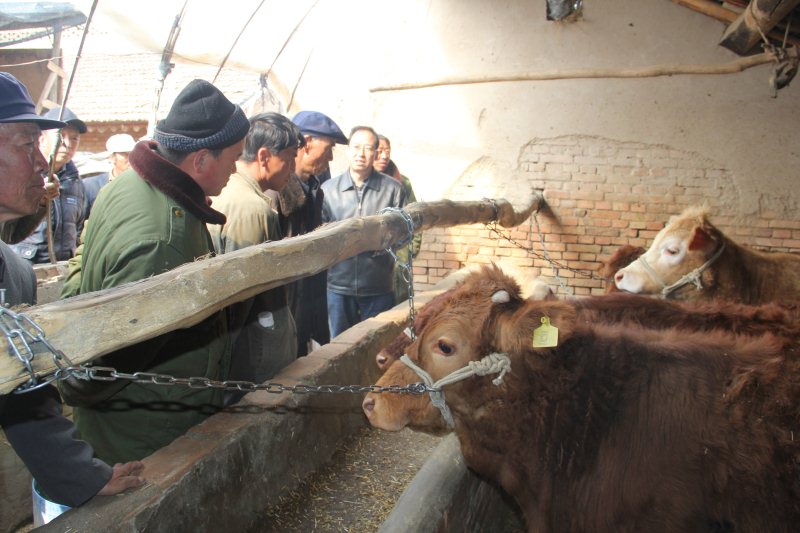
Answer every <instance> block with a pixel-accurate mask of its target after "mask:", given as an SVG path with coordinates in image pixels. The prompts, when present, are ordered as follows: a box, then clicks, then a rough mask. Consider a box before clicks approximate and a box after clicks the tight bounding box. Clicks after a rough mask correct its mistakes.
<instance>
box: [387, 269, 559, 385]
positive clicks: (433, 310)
mask: <svg viewBox="0 0 800 533" xmlns="http://www.w3.org/2000/svg"><path fill="white" fill-rule="evenodd" d="M514 277H515V278H517V277H518V276H514ZM461 283H463V281H462V282H459V283H457V284H456V285H455V286H454V288H455V287H458V286H459V285H460V284H461ZM516 288H517V290H520V288H519V287H518V286H517V287H516ZM452 290H453V289H450V290H448V291H444V292H442V293H440V294H437V295H436V296H434V297H433V298H431V300H430V301H429V302H428V303H427V304H425V305H424V306H422V308H421V309H420V310H419V311H417V313H416V316H415V317H414V329H415V332H419V331H422V330H423V329H425V324H427V322H428V318H429V317H430V316H432V315H435V314H437V313H438V312H439V310H440V309H441V308H442V306H443V305H445V304H446V302H447V299H448V298H449V297H450V294H451V293H452ZM524 293H527V295H528V297H529V298H533V299H535V300H556V295H555V294H553V291H552V290H551V289H550V287H549V286H548V285H547V284H546V283H545V282H543V281H542V280H540V279H538V278H534V279H529V280H526V291H524ZM409 344H411V331H410V330H409V329H408V328H406V329H405V330H404V331H403V332H402V333H400V334H399V335H397V337H395V338H394V339H393V340H392V342H390V343H389V344H388V345H386V347H384V348H383V350H381V351H380V352H378V355H376V356H375V363H376V364H377V365H378V368H380V369H381V371H383V372H385V371H386V370H387V369H388V368H389V366H390V365H391V364H392V363H393V362H394V361H396V360H397V359H399V358H400V356H401V355H403V353H404V352H405V349H406V346H408V345H409Z"/></svg>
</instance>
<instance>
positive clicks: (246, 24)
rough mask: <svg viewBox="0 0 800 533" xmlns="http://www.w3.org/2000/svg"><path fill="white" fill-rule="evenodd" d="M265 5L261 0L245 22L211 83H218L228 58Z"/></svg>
mask: <svg viewBox="0 0 800 533" xmlns="http://www.w3.org/2000/svg"><path fill="white" fill-rule="evenodd" d="M263 5H264V0H261V2H259V3H258V7H257V8H255V10H253V12H252V13H251V14H250V18H248V19H247V22H245V23H244V26H242V29H241V30H240V31H239V35H237V36H236V39H234V40H233V44H232V45H231V47H230V48H229V49H228V53H227V54H225V57H224V58H222V63H220V64H219V68H218V69H217V73H216V74H214V79H213V80H211V83H214V82H215V81H217V77H218V76H219V73H220V72H222V69H223V67H225V63H227V62H228V58H229V57H230V56H231V52H233V49H234V48H235V47H236V43H238V42H239V38H240V37H241V36H242V34H243V33H244V30H246V29H247V26H248V25H249V24H250V21H252V20H253V17H255V16H256V13H258V10H259V9H261V6H263Z"/></svg>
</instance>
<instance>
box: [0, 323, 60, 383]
mask: <svg viewBox="0 0 800 533" xmlns="http://www.w3.org/2000/svg"><path fill="white" fill-rule="evenodd" d="M0 333H2V334H3V336H5V338H6V342H7V343H8V348H9V351H10V352H11V353H12V354H13V355H14V356H15V357H16V358H17V359H18V360H19V361H20V363H22V366H24V367H25V370H26V371H27V373H28V375H29V376H30V377H29V378H28V381H26V382H25V383H24V384H22V385H21V386H20V387H19V388H18V389H17V390H16V391H15V392H30V391H33V390H36V389H39V388H41V387H44V386H45V385H49V384H50V383H52V382H53V381H54V380H55V379H56V378H55V377H54V375H50V376H46V377H45V378H44V379H43V380H40V378H39V376H37V375H36V372H35V371H34V370H33V358H34V356H35V354H36V352H35V351H34V349H33V346H37V347H38V346H43V347H44V350H41V352H46V353H50V354H51V355H52V356H53V364H55V365H56V367H57V368H58V370H59V371H60V370H63V369H65V368H69V367H71V366H72V361H70V360H69V358H68V357H67V356H66V354H64V352H62V351H61V350H57V349H56V348H55V347H53V345H51V344H50V343H49V342H48V341H47V339H45V336H44V330H43V329H42V328H41V327H39V325H38V324H36V323H35V322H34V321H33V320H31V319H30V317H28V316H26V315H23V314H21V313H15V312H14V311H12V310H11V309H8V308H6V307H0ZM37 343H39V344H37Z"/></svg>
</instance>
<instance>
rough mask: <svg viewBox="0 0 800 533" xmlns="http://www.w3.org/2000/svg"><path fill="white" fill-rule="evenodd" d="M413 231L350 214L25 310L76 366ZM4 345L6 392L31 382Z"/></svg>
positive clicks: (37, 364) (418, 219) (397, 218)
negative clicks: (295, 233) (299, 232)
mask: <svg viewBox="0 0 800 533" xmlns="http://www.w3.org/2000/svg"><path fill="white" fill-rule="evenodd" d="M540 207H544V199H543V198H542V195H541V194H540V193H538V192H534V193H532V194H531V195H530V197H528V198H526V199H524V200H523V201H522V203H521V204H517V205H512V204H511V203H509V202H508V201H507V200H504V199H498V200H494V201H493V200H482V201H479V202H451V201H447V200H444V201H440V202H430V203H415V204H411V205H409V206H407V207H406V208H405V209H404V211H405V212H406V213H408V214H409V216H410V217H411V219H412V220H413V222H414V232H417V231H421V230H425V229H429V228H433V227H449V226H456V225H461V224H474V223H481V222H491V221H494V220H496V221H497V222H498V223H499V224H500V225H502V226H504V227H513V226H517V225H519V224H521V223H522V222H524V221H525V220H527V219H528V217H530V215H531V213H533V212H534V211H535V210H538V209H539V208H540ZM407 235H408V225H407V223H406V221H405V219H404V218H403V217H402V216H401V215H400V214H398V213H387V214H383V215H373V216H369V217H362V218H353V219H349V220H343V221H341V222H336V223H333V224H328V225H325V226H323V227H321V228H318V229H317V230H316V231H314V232H311V233H308V234H306V235H302V236H299V237H294V238H291V239H284V240H282V241H276V242H269V243H264V244H260V245H256V246H251V247H249V248H244V249H242V250H238V251H236V252H232V253H229V254H225V255H220V256H217V257H212V258H209V259H205V260H202V261H196V262H194V263H189V264H186V265H182V266H181V267H178V268H176V269H174V270H171V271H169V272H165V273H163V274H160V275H158V276H154V277H152V278H148V279H146V280H141V281H137V282H133V283H128V284H125V285H121V286H119V287H114V288H112V289H107V290H104V291H98V292H95V293H90V294H84V295H80V296H76V297H74V298H70V299H68V300H61V301H58V302H54V303H50V304H45V305H40V306H34V307H30V308H28V309H26V310H25V311H24V314H25V315H26V316H28V317H29V318H31V319H32V320H33V321H34V322H35V323H36V324H38V325H39V326H40V327H41V328H42V329H43V330H44V332H45V334H46V338H47V340H48V341H49V343H50V344H51V345H53V346H54V347H55V348H57V349H59V350H61V351H62V352H64V353H65V354H66V355H67V356H68V357H69V358H70V360H71V361H72V363H73V364H80V363H85V362H88V361H90V360H92V359H95V358H97V357H100V356H102V355H104V354H107V353H110V352H112V351H115V350H118V349H120V348H124V347H126V346H130V345H133V344H136V343H139V342H142V341H144V340H147V339H150V338H153V337H156V336H158V335H161V334H163V333H166V332H169V331H172V330H175V329H179V328H186V327H189V326H192V325H194V324H197V323H198V322H201V321H202V320H204V319H205V318H207V317H208V316H210V315H211V314H213V313H215V312H217V311H219V310H220V309H223V308H224V307H227V306H228V305H230V304H232V303H234V302H237V301H241V300H244V299H246V298H249V297H251V296H254V295H256V294H259V293H261V292H263V291H265V290H267V289H270V288H273V287H277V286H279V285H283V284H285V283H287V282H290V281H293V280H296V279H299V278H303V277H306V276H309V275H312V274H316V273H317V272H321V271H323V270H326V269H327V268H328V267H329V266H331V265H334V264H336V263H339V262H340V261H342V260H344V259H347V258H348V257H352V256H354V255H357V254H359V253H361V252H366V251H370V250H384V249H386V248H387V247H390V246H393V245H394V244H396V243H399V242H401V241H402V240H403V239H404V238H405V237H406V236H407ZM6 351H7V353H8V354H9V357H3V358H0V393H8V392H10V391H11V390H13V389H14V388H15V387H17V386H18V385H20V384H22V383H24V382H25V381H26V380H27V374H26V373H25V371H24V369H23V366H22V364H21V363H20V362H19V361H18V360H17V359H16V358H14V357H11V356H10V350H9V349H7V350H6ZM33 368H34V370H35V371H36V373H37V374H39V375H43V374H51V373H53V372H54V371H55V370H56V367H55V365H54V364H53V362H52V359H51V358H50V357H48V356H47V354H37V356H36V357H35V358H34V361H33ZM183 377H189V376H183Z"/></svg>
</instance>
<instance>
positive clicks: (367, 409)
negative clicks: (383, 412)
mask: <svg viewBox="0 0 800 533" xmlns="http://www.w3.org/2000/svg"><path fill="white" fill-rule="evenodd" d="M361 408H362V409H363V410H364V413H366V415H367V416H369V414H370V413H371V412H372V410H373V409H375V398H373V397H372V396H367V397H366V398H364V401H363V403H362V404H361Z"/></svg>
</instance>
